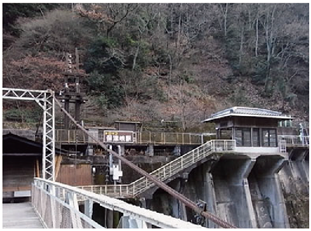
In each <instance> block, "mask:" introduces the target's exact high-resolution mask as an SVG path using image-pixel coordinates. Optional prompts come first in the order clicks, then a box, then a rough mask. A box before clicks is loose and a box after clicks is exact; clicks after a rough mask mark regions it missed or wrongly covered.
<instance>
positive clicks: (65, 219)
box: [32, 178, 203, 229]
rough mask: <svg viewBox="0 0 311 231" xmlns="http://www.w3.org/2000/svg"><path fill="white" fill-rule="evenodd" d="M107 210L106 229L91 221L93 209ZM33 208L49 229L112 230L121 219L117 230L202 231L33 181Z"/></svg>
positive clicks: (128, 206) (77, 191) (118, 203)
mask: <svg viewBox="0 0 311 231" xmlns="http://www.w3.org/2000/svg"><path fill="white" fill-rule="evenodd" d="M94 204H98V205H100V206H101V207H103V208H104V210H105V216H107V217H109V218H112V219H106V222H107V223H109V224H106V226H103V225H102V224H99V223H98V222H96V221H95V220H94V219H93V218H92V213H93V205H94ZM32 205H33V207H34V208H35V210H36V212H37V214H38V215H39V216H40V218H41V221H42V223H43V224H44V226H45V227H46V228H105V227H106V228H113V227H112V226H113V224H112V221H113V216H116V215H117V216H118V217H121V218H120V219H119V222H118V224H117V227H116V228H151V227H154V228H156V227H158V228H167V229H171V228H185V229H187V228H189V229H197V228H203V227H201V226H199V225H195V224H192V223H190V222H186V221H182V220H180V219H177V218H173V217H171V216H167V215H164V214H160V213H157V212H154V211H151V210H148V209H144V208H141V207H138V206H135V205H132V204H129V203H126V202H124V201H122V200H118V199H114V198H111V197H109V196H105V195H98V194H95V193H92V192H88V191H86V190H83V189H79V188H77V187H72V186H69V185H65V184H61V183H57V182H52V181H50V180H44V179H40V178H35V179H34V184H33V186H32Z"/></svg>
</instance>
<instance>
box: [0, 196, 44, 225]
mask: <svg viewBox="0 0 311 231" xmlns="http://www.w3.org/2000/svg"><path fill="white" fill-rule="evenodd" d="M2 211H3V214H2V219H3V227H2V228H4V229H8V228H12V229H24V228H34V229H36V228H37V229H42V228H44V226H43V225H42V223H41V221H40V218H39V216H38V215H37V214H36V212H35V210H34V208H33V207H32V205H31V202H24V203H4V204H2Z"/></svg>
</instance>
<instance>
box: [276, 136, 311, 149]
mask: <svg viewBox="0 0 311 231" xmlns="http://www.w3.org/2000/svg"><path fill="white" fill-rule="evenodd" d="M278 140H279V142H280V141H283V142H284V141H285V142H286V146H287V147H294V146H295V147H296V146H298V147H299V146H300V147H308V146H309V142H310V140H309V136H297V135H296V136H293V135H279V136H278Z"/></svg>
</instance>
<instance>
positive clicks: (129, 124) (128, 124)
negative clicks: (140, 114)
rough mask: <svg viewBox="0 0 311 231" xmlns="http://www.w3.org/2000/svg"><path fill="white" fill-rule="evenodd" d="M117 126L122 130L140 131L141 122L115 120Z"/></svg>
mask: <svg viewBox="0 0 311 231" xmlns="http://www.w3.org/2000/svg"><path fill="white" fill-rule="evenodd" d="M114 125H115V128H116V129H117V130H121V131H132V132H138V131H140V129H141V126H142V125H141V123H140V122H135V121H115V122H114Z"/></svg>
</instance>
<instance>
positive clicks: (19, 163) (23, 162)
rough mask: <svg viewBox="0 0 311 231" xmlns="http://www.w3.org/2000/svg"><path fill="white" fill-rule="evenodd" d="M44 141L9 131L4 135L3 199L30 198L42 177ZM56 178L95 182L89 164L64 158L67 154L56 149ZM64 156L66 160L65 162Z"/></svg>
mask: <svg viewBox="0 0 311 231" xmlns="http://www.w3.org/2000/svg"><path fill="white" fill-rule="evenodd" d="M42 148H43V146H42V143H40V142H36V141H32V140H29V139H27V138H24V137H21V136H18V135H15V134H12V133H9V134H6V135H3V153H2V155H3V161H2V166H3V174H2V177H3V185H2V191H3V200H4V201H6V200H7V199H8V200H11V199H12V198H20V197H23V198H28V197H30V190H31V184H32V182H33V178H34V177H42ZM55 153H56V156H55V176H56V177H55V178H56V181H58V182H61V183H66V184H69V185H87V184H92V183H93V182H92V170H91V169H92V166H91V164H89V163H78V164H72V161H71V162H70V161H68V160H66V161H65V162H64V159H63V158H62V157H63V156H64V157H67V154H66V153H65V152H63V151H61V150H59V149H56V150H55ZM62 159H63V161H62Z"/></svg>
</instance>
